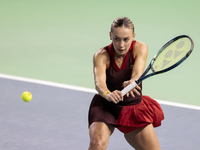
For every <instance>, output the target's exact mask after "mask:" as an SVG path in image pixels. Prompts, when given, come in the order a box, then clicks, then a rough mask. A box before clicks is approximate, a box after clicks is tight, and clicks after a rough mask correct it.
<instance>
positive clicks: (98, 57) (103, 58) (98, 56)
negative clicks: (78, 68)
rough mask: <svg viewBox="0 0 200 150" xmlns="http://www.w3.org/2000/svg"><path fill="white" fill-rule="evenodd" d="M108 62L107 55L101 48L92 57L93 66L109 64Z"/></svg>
mask: <svg viewBox="0 0 200 150" xmlns="http://www.w3.org/2000/svg"><path fill="white" fill-rule="evenodd" d="M109 61H110V57H109V53H108V52H107V51H106V50H105V49H103V48H101V49H99V50H98V51H97V52H96V53H95V54H94V56H93V62H94V64H106V65H107V64H109Z"/></svg>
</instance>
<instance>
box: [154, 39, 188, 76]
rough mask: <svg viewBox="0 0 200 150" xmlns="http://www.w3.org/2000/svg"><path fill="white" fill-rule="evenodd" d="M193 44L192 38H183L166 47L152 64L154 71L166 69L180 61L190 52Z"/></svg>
mask: <svg viewBox="0 0 200 150" xmlns="http://www.w3.org/2000/svg"><path fill="white" fill-rule="evenodd" d="M191 45H192V43H191V41H190V39H188V38H181V39H178V40H176V41H174V42H172V43H171V44H169V45H167V46H166V47H164V48H163V50H162V51H160V52H159V54H158V55H157V58H156V59H155V62H154V64H153V66H152V68H153V70H154V72H155V71H161V70H164V69H166V68H168V67H170V66H172V65H174V64H175V63H177V62H178V61H180V60H181V59H182V58H183V57H185V56H186V54H187V53H188V52H189V50H190V49H191Z"/></svg>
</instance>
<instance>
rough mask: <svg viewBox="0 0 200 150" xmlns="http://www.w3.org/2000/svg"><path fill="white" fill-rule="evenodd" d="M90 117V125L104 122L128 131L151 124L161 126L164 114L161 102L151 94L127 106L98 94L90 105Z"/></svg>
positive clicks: (125, 131) (122, 130)
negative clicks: (151, 96) (109, 100)
mask: <svg viewBox="0 0 200 150" xmlns="http://www.w3.org/2000/svg"><path fill="white" fill-rule="evenodd" d="M88 119H89V125H91V124H92V123H93V122H104V123H106V124H111V125H113V126H114V127H117V128H118V129H119V130H120V131H121V132H123V133H128V132H131V131H133V130H136V129H140V128H144V127H145V126H147V125H149V124H152V125H153V126H154V127H158V126H160V125H161V121H162V120H163V119H164V114H163V111H162V108H161V107H160V105H159V103H158V102H157V101H155V100H154V99H152V98H150V97H149V96H145V95H143V96H142V100H141V102H140V103H138V104H135V105H128V106H126V105H118V104H114V103H112V102H108V101H107V100H106V99H104V98H103V97H101V96H100V95H98V94H96V95H95V96H94V98H93V100H92V102H91V105H90V109H89V115H88Z"/></svg>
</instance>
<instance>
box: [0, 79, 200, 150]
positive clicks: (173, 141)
mask: <svg viewBox="0 0 200 150" xmlns="http://www.w3.org/2000/svg"><path fill="white" fill-rule="evenodd" d="M0 83H1V84H0V127H1V128H0V135H1V136H0V149H1V150H19V149H20V150H27V149H28V150H54V149H57V150H66V149H70V150H80V149H87V148H88V144H89V135H88V124H87V119H88V118H87V115H88V114H87V112H88V108H89V104H90V101H91V99H92V97H93V95H94V93H93V92H90V91H89V92H85V91H80V90H71V89H68V88H65V87H55V86H51V85H43V84H36V83H30V82H23V81H18V80H13V79H6V78H0ZM26 90H28V91H31V93H32V94H33V99H32V100H31V101H30V102H28V103H25V102H23V101H22V100H21V97H20V96H21V93H22V92H23V91H26ZM161 107H162V108H163V111H164V114H165V120H164V121H163V122H162V126H161V127H158V128H156V129H155V130H156V133H157V136H158V139H159V142H160V146H161V149H162V150H172V149H176V150H188V149H191V150H196V149H198V148H199V147H200V143H199V140H200V136H199V135H200V128H199V125H200V119H199V116H200V110H198V109H199V108H196V109H188V108H182V107H175V106H169V105H163V104H161ZM107 149H108V150H113V149H115V150H122V149H123V150H124V149H125V150H129V149H132V148H131V147H130V146H129V145H128V143H127V142H126V141H125V139H124V138H123V134H122V133H120V132H119V131H118V130H117V129H116V130H115V132H114V134H113V135H112V136H111V138H110V142H109V146H108V148H107Z"/></svg>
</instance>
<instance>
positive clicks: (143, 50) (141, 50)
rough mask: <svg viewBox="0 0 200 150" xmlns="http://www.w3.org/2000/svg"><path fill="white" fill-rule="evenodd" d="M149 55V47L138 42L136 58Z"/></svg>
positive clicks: (135, 52)
mask: <svg viewBox="0 0 200 150" xmlns="http://www.w3.org/2000/svg"><path fill="white" fill-rule="evenodd" d="M138 55H148V47H147V45H146V44H145V43H144V42H140V41H137V42H136V43H135V46H134V56H135V58H136V57H137V56H138Z"/></svg>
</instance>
